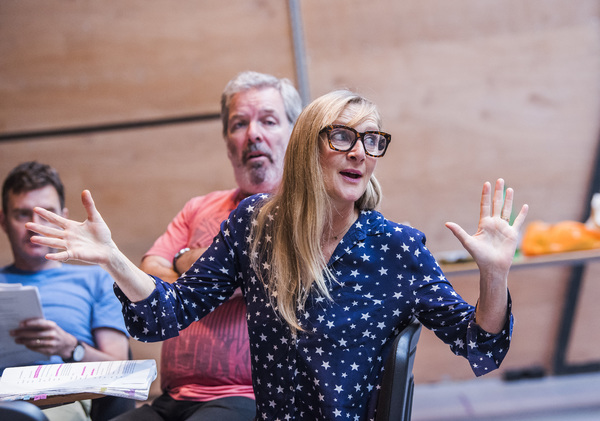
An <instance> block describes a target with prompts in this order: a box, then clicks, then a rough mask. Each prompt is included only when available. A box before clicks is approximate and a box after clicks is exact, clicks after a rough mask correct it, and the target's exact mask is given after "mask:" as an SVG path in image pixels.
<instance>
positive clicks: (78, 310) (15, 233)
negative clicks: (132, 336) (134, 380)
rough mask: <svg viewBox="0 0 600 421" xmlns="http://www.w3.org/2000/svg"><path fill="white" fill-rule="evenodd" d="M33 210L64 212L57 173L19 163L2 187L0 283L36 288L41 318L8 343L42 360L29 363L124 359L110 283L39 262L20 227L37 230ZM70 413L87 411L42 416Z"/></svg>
mask: <svg viewBox="0 0 600 421" xmlns="http://www.w3.org/2000/svg"><path fill="white" fill-rule="evenodd" d="M36 206H39V207H43V208H45V209H48V210H52V211H53V212H56V213H58V214H61V215H67V213H68V211H67V209H66V208H65V198H64V187H63V184H62V182H61V180H60V177H59V175H58V173H57V171H56V170H55V169H54V168H52V167H50V166H48V165H44V164H40V163H37V162H26V163H23V164H21V165H18V166H17V167H15V168H14V169H13V170H12V171H11V172H10V173H9V175H8V176H7V178H6V180H5V182H4V185H3V188H2V211H1V212H0V225H1V226H2V229H3V230H4V232H6V234H7V236H8V240H9V242H10V245H11V249H12V253H13V257H14V262H13V263H12V264H11V265H8V266H6V267H4V268H1V269H0V283H15V284H16V283H19V284H22V285H28V286H35V287H37V288H38V290H39V294H40V298H41V302H42V309H43V312H44V316H45V317H44V318H39V319H29V320H23V321H22V322H21V323H20V326H19V327H18V328H17V329H15V330H13V331H11V332H10V333H11V335H12V336H13V337H14V340H15V342H16V343H18V344H22V345H24V346H26V347H27V348H29V349H31V350H33V351H36V352H39V353H41V354H45V355H47V356H48V357H49V359H47V360H44V361H32V362H31V364H38V363H39V364H48V363H50V364H52V363H62V362H76V361H106V360H115V361H116V360H126V359H127V358H128V352H129V342H128V337H127V331H126V329H125V325H124V322H123V317H122V315H121V306H120V303H119V301H118V300H117V299H116V297H115V295H114V293H113V291H112V284H113V279H112V278H111V277H110V275H109V274H108V273H107V272H105V271H104V270H103V269H101V268H100V267H98V266H82V265H66V264H63V263H61V262H56V261H50V260H46V258H45V257H44V256H45V255H46V253H48V252H49V251H50V249H49V248H48V247H45V246H40V245H36V244H33V243H31V241H29V240H30V238H31V236H32V235H33V233H32V232H30V231H29V230H27V229H26V228H25V223H26V222H29V221H39V222H41V223H44V222H43V221H42V220H41V218H39V217H38V216H37V215H36V214H35V213H34V212H33V208H34V207H36ZM3 368H4V367H0V370H2V369H3ZM105 402H106V401H105ZM131 402H133V401H131ZM73 406H74V409H73V408H71V410H69V411H72V410H74V411H75V414H74V415H73V416H74V418H70V419H88V414H85V412H87V411H88V409H87V408H85V405H84V408H83V409H84V411H82V406H81V405H80V404H78V403H77V404H75V405H67V406H65V407H59V408H56V409H52V410H49V411H48V414H47V415H48V416H49V417H54V415H53V412H56V411H60V415H57V416H56V417H57V418H56V419H61V420H65V419H69V418H67V415H65V411H67V410H68V408H67V407H73ZM94 406H96V405H94ZM131 406H132V405H128V407H131ZM124 409H127V408H124ZM51 419H52V418H51Z"/></svg>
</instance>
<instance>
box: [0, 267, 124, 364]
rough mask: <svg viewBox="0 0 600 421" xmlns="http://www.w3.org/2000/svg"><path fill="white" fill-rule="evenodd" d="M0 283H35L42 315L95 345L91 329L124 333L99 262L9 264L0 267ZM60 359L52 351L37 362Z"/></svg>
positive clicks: (118, 306) (109, 281)
mask: <svg viewBox="0 0 600 421" xmlns="http://www.w3.org/2000/svg"><path fill="white" fill-rule="evenodd" d="M0 283H8V284H16V283H19V284H22V285H27V286H35V287H37V288H38V290H39V293H40V299H41V301H42V310H43V312H44V317H45V318H46V319H48V320H52V321H53V322H55V323H56V324H58V325H59V326H60V327H61V328H62V329H63V330H65V331H66V332H68V333H70V334H71V335H73V336H75V337H76V338H77V339H78V340H80V341H82V342H85V343H87V344H89V345H91V346H93V347H95V348H96V347H97V344H96V343H95V341H94V337H93V335H92V331H93V330H94V329H98V328H112V329H116V330H118V331H119V332H123V333H124V334H127V330H126V329H125V323H124V321H123V316H122V315H121V304H120V303H119V300H117V298H116V297H115V294H114V292H113V287H112V285H113V279H112V278H111V276H110V275H109V274H108V273H107V272H106V271H105V270H104V269H102V268H100V267H99V266H80V265H66V264H62V265H61V267H59V268H54V269H47V270H42V271H39V272H28V271H22V270H19V269H17V268H15V267H14V266H12V265H11V266H6V267H4V268H2V269H0ZM60 362H62V359H61V358H60V357H59V356H56V355H55V356H53V357H51V358H50V360H49V361H40V362H39V364H48V363H60Z"/></svg>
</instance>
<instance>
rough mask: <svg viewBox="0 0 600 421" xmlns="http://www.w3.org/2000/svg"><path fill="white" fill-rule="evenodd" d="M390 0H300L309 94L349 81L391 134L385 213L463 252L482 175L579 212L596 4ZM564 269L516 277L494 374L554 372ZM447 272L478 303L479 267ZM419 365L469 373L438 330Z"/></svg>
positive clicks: (595, 129) (551, 210)
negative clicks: (475, 272) (505, 343)
mask: <svg viewBox="0 0 600 421" xmlns="http://www.w3.org/2000/svg"><path fill="white" fill-rule="evenodd" d="M342 3H343V4H342ZM384 3H385V4H384V5H382V4H381V3H378V5H377V6H373V4H367V3H364V2H360V1H349V2H348V1H343V2H342V1H341V0H340V1H337V2H336V1H333V2H328V3H327V6H324V5H323V4H322V3H321V2H318V1H315V0H312V1H311V0H308V1H305V2H303V3H302V6H303V16H304V24H305V32H306V37H307V54H308V58H309V62H310V63H311V65H310V66H309V74H310V82H311V90H312V94H313V96H318V95H320V94H322V93H325V92H327V91H329V90H331V89H335V88H344V87H345V88H350V89H355V90H357V91H359V92H361V93H363V94H365V95H366V96H368V97H370V98H372V99H373V100H374V101H375V102H376V103H377V104H378V105H379V106H380V108H381V110H382V113H383V117H384V124H385V128H386V130H387V131H389V132H391V133H392V136H393V142H392V144H391V146H390V149H389V151H388V153H387V154H386V156H385V158H384V159H382V160H381V161H380V163H378V168H377V170H376V173H377V175H378V177H379V180H380V181H381V183H382V186H383V189H384V202H383V205H382V209H383V211H384V214H386V215H387V216H388V217H389V218H391V219H394V220H398V221H407V222H409V223H411V224H412V225H414V226H416V227H418V228H419V229H421V230H423V231H424V232H425V233H426V234H427V237H428V246H429V248H430V249H431V250H432V251H433V252H434V254H435V253H437V252H440V251H446V250H453V249H459V248H460V244H459V243H458V241H457V240H456V239H455V238H454V237H453V235H452V234H451V233H450V232H449V231H448V230H447V229H446V228H445V227H444V222H446V221H448V220H451V221H454V222H458V223H459V224H461V225H462V226H463V227H465V229H467V230H468V231H469V232H475V230H476V223H477V218H478V214H479V208H478V204H479V193H480V189H481V185H482V184H483V182H484V181H486V180H489V181H494V180H495V179H496V178H498V177H504V178H505V179H506V181H507V183H508V184H509V185H510V186H512V187H514V188H515V189H516V203H517V206H520V205H522V204H523V203H528V204H529V205H530V209H531V210H530V214H529V221H532V220H536V219H540V220H544V221H547V222H557V221H561V220H566V219H573V220H578V219H579V218H581V215H582V212H583V209H584V207H585V201H586V200H587V199H586V196H587V194H588V188H589V183H590V178H591V176H592V171H593V170H592V166H593V163H594V158H595V153H596V149H597V144H598V135H599V131H600V130H599V129H600V124H599V123H600V118H599V116H600V77H599V76H598V75H599V74H600V30H599V23H600V4H599V3H597V2H595V1H577V2H575V3H571V4H569V5H566V4H564V3H561V2H558V1H552V2H543V1H526V2H516V1H510V2H506V1H492V2H486V3H485V5H483V4H481V3H478V2H473V1H467V0H465V1H458V2H452V3H451V4H449V3H444V2H440V1H423V2H416V1H415V2H394V1H389V2H384ZM382 11H384V13H382ZM332 22H335V24H332ZM568 273H569V272H568V269H565V268H552V269H548V270H536V271H531V270H528V271H519V272H516V273H512V274H511V276H510V282H509V285H510V288H511V291H512V296H513V302H514V304H515V310H514V312H515V317H516V320H517V322H516V325H515V333H514V336H513V344H512V349H511V351H510V353H509V355H508V357H507V359H506V361H505V363H504V364H503V366H502V368H501V370H499V371H497V372H496V373H495V374H493V376H499V375H502V374H503V373H505V372H506V371H508V370H520V369H527V368H529V367H542V368H543V369H545V370H546V372H550V371H551V366H552V356H553V352H554V348H555V341H556V335H557V326H558V324H557V323H558V320H559V318H560V317H561V311H562V307H563V296H564V292H565V288H566V279H567V278H568ZM451 281H452V282H453V284H454V285H455V287H456V288H457V290H458V291H459V292H460V293H461V294H462V295H463V296H464V297H465V298H468V299H469V301H470V302H475V300H476V299H477V294H476V292H477V288H478V283H477V278H476V277H458V278H452V279H451ZM580 320H581V318H580ZM577 326H578V328H579V329H583V330H584V331H585V330H587V329H590V328H591V327H592V326H591V325H590V323H589V322H588V323H586V322H585V320H583V321H582V323H580V324H578V325H577ZM574 346H575V345H574ZM581 352H582V351H580V352H579V355H581ZM586 355H588V356H589V349H588V353H587V354H586ZM599 357H600V355H599ZM415 375H416V378H417V381H418V382H432V381H440V380H444V379H457V378H460V379H469V378H471V377H472V373H471V370H470V369H469V367H468V364H467V363H466V362H465V361H463V360H461V359H457V358H456V357H455V356H454V355H452V353H450V352H449V351H448V347H447V346H446V345H444V344H443V343H441V342H440V341H439V340H438V339H437V338H435V336H434V335H433V334H432V333H430V332H426V333H424V335H423V336H422V339H421V342H420V344H419V352H418V357H417V361H416V366H415Z"/></svg>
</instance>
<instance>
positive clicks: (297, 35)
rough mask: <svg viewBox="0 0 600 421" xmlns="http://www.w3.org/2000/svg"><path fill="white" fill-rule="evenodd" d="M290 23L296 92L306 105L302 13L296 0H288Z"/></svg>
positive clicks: (307, 97)
mask: <svg viewBox="0 0 600 421" xmlns="http://www.w3.org/2000/svg"><path fill="white" fill-rule="evenodd" d="M288 5H289V13H290V24H291V27H292V41H293V49H294V62H295V63H294V64H295V68H296V79H297V81H298V92H299V93H300V98H301V99H302V104H303V105H307V104H308V103H309V101H310V90H309V86H308V74H307V71H306V50H305V48H304V31H303V27H302V14H301V12H300V3H299V1H298V0H288Z"/></svg>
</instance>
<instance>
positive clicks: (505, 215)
mask: <svg viewBox="0 0 600 421" xmlns="http://www.w3.org/2000/svg"><path fill="white" fill-rule="evenodd" d="M514 195H515V193H514V190H513V189H511V188H508V189H506V197H505V198H504V205H503V206H502V210H501V211H500V218H502V219H504V220H505V221H506V222H508V223H510V216H511V215H512V207H513V197H514Z"/></svg>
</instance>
